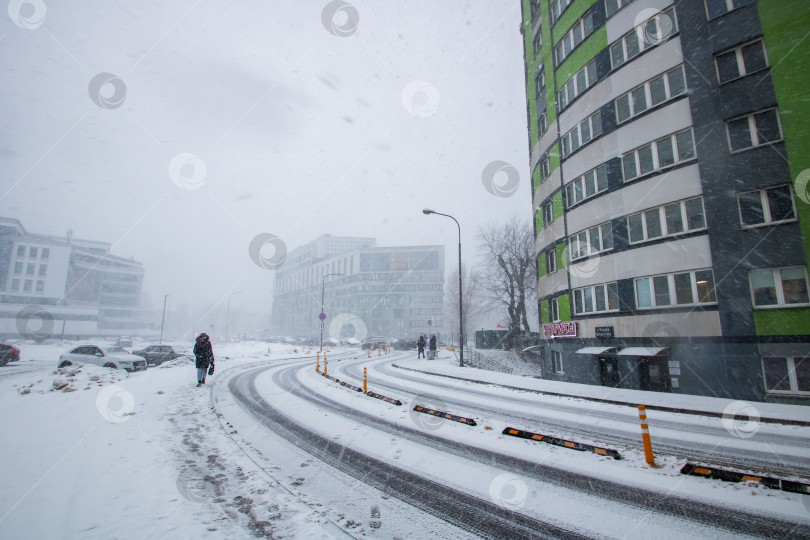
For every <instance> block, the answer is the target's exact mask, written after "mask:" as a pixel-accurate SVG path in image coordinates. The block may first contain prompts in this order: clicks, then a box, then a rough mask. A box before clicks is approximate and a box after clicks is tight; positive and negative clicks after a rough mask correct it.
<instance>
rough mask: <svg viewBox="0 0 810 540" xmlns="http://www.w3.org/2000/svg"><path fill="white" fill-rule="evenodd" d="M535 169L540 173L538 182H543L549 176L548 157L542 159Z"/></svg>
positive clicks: (549, 164) (549, 165) (549, 161)
mask: <svg viewBox="0 0 810 540" xmlns="http://www.w3.org/2000/svg"><path fill="white" fill-rule="evenodd" d="M537 168H538V170H539V171H540V181H541V182H544V181H545V180H546V178H548V177H549V175H550V174H551V160H550V159H549V158H548V157H545V158H543V159H542V160H541V161H540V163H539V165H538V166H537Z"/></svg>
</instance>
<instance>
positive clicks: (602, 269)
mask: <svg viewBox="0 0 810 540" xmlns="http://www.w3.org/2000/svg"><path fill="white" fill-rule="evenodd" d="M711 266H712V253H711V248H710V247H709V237H708V236H706V235H703V236H695V237H691V238H683V239H681V240H672V241H669V242H662V243H658V244H653V245H650V246H646V247H637V248H634V249H631V250H628V251H623V252H621V253H611V252H608V253H607V254H604V255H602V256H600V257H591V258H590V259H587V260H585V261H583V262H581V263H578V264H575V265H572V266H571V268H570V270H569V273H570V274H571V288H572V289H576V288H578V287H585V286H588V285H597V284H599V283H608V282H611V281H617V280H620V279H628V278H636V277H642V276H654V275H657V274H667V273H670V272H680V271H686V270H698V269H701V268H710V267H711Z"/></svg>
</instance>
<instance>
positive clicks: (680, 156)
mask: <svg viewBox="0 0 810 540" xmlns="http://www.w3.org/2000/svg"><path fill="white" fill-rule="evenodd" d="M695 157H696V156H695V141H694V139H693V136H692V129H691V128H689V129H686V130H684V131H680V132H678V133H674V134H672V135H668V136H666V137H664V138H663V139H659V140H657V141H655V142H652V143H650V144H647V145H644V146H642V147H641V148H636V149H635V150H632V151H630V152H628V153H627V154H624V155H623V156H622V171H623V173H624V181H625V182H627V181H628V180H634V179H636V178H640V177H642V176H646V175H648V174H650V173H653V172H655V171H659V170H661V169H664V168H666V167H671V166H673V165H676V164H678V163H683V162H685V161H689V160H692V159H695Z"/></svg>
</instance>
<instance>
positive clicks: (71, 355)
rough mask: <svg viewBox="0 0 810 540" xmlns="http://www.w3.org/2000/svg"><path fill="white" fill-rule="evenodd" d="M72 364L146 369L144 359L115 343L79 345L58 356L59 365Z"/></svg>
mask: <svg viewBox="0 0 810 540" xmlns="http://www.w3.org/2000/svg"><path fill="white" fill-rule="evenodd" d="M73 364H95V365H97V366H102V367H107V368H113V369H119V368H121V369H125V370H127V371H144V370H145V369H146V359H144V358H141V357H140V356H135V355H134V354H131V353H129V352H128V351H126V350H124V349H122V348H121V347H118V346H117V345H110V346H107V347H99V346H98V345H80V346H78V347H76V348H75V349H73V350H71V351H70V352H67V353H65V354H63V355H61V356H60V357H59V367H65V366H71V365H73Z"/></svg>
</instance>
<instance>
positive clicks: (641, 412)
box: [638, 405, 658, 467]
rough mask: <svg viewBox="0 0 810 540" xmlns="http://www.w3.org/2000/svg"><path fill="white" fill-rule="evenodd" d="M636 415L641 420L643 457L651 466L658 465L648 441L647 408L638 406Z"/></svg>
mask: <svg viewBox="0 0 810 540" xmlns="http://www.w3.org/2000/svg"><path fill="white" fill-rule="evenodd" d="M638 417H639V420H641V440H642V442H643V443H644V459H645V460H646V461H647V464H648V465H649V466H651V467H658V465H656V464H655V456H653V451H652V443H651V442H650V427H649V424H647V408H646V407H645V406H644V405H639V406H638Z"/></svg>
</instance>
